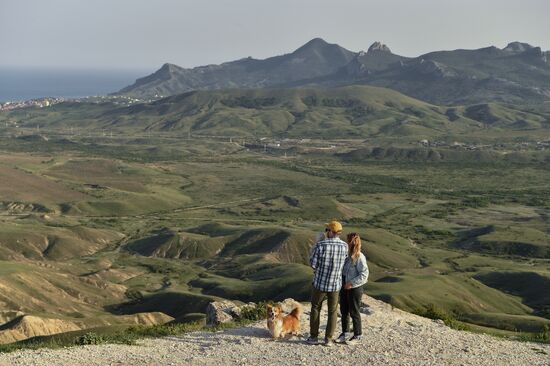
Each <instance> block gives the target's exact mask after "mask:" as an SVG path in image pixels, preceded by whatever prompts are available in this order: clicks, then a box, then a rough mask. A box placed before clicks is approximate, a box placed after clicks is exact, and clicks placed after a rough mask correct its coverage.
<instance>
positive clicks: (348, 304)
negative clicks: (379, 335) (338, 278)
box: [340, 286, 363, 336]
mask: <svg viewBox="0 0 550 366" xmlns="http://www.w3.org/2000/svg"><path fill="white" fill-rule="evenodd" d="M362 296H363V287H361V286H359V287H356V288H350V289H349V290H344V289H343V288H342V290H341V291H340V313H341V314H342V333H347V332H349V318H350V317H351V320H352V321H353V334H354V335H356V336H359V335H361V334H362V329H361V313H360V311H359V310H360V307H361V297H362Z"/></svg>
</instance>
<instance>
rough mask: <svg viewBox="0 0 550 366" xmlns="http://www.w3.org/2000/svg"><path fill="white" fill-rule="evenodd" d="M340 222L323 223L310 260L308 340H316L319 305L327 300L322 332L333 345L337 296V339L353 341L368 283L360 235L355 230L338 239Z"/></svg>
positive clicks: (357, 335) (356, 337)
mask: <svg viewBox="0 0 550 366" xmlns="http://www.w3.org/2000/svg"><path fill="white" fill-rule="evenodd" d="M341 234H342V224H340V223H339V222H338V221H331V222H329V223H328V224H326V229H325V235H324V237H322V238H320V239H321V240H318V241H317V243H316V244H315V245H314V247H313V249H312V252H311V258H310V264H311V267H312V268H313V271H314V275H313V291H312V294H311V315H310V322H309V326H310V336H309V338H308V340H307V342H308V343H311V344H317V343H318V337H319V321H320V319H319V318H320V313H321V307H322V305H323V302H324V301H325V299H326V300H327V302H328V321H327V328H326V332H325V342H324V344H325V345H326V346H332V344H333V343H334V340H333V336H334V331H335V329H336V320H337V319H336V318H337V314H336V312H337V309H338V299H339V300H340V312H341V316H342V334H340V336H339V337H338V338H337V340H336V342H339V343H348V344H350V343H355V342H357V341H359V340H361V334H362V333H361V314H360V312H359V308H360V306H361V297H362V294H363V285H364V284H365V283H367V279H368V276H369V268H368V266H367V260H366V258H365V256H364V255H363V253H361V238H360V237H359V235H358V234H356V233H350V234H348V235H347V242H345V241H343V240H342V239H340V235H341ZM350 317H351V319H352V321H353V336H352V337H351V338H350V339H348V338H347V333H348V332H349V320H350Z"/></svg>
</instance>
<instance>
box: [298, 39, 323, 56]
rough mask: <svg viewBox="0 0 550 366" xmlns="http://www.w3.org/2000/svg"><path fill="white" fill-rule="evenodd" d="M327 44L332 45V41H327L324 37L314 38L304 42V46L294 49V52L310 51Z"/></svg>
mask: <svg viewBox="0 0 550 366" xmlns="http://www.w3.org/2000/svg"><path fill="white" fill-rule="evenodd" d="M327 46H330V43H327V42H326V41H325V40H324V39H322V38H313V39H312V40H311V41H309V42H307V43H306V44H304V45H303V46H301V47H300V48H298V49H297V50H296V51H294V53H296V52H303V51H308V50H316V49H321V48H325V47H327Z"/></svg>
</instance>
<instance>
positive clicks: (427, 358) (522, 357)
mask: <svg viewBox="0 0 550 366" xmlns="http://www.w3.org/2000/svg"><path fill="white" fill-rule="evenodd" d="M365 301H366V302H367V304H368V305H369V307H370V309H371V310H372V314H370V315H363V324H364V325H363V326H364V330H363V334H364V341H363V342H362V343H360V344H357V345H353V346H347V345H335V346H334V347H331V348H327V347H324V346H321V345H315V346H312V345H308V344H306V343H305V342H304V340H303V339H299V338H294V339H291V340H288V341H272V340H271V339H270V338H269V334H268V331H267V329H266V327H265V323H264V322H261V323H258V324H254V325H251V326H247V327H242V328H237V329H231V330H226V331H223V332H218V333H209V332H194V333H189V334H186V335H183V336H179V337H167V338H159V339H147V340H143V341H140V342H139V345H137V346H124V345H100V346H83V347H72V348H66V349H60V350H49V349H43V350H36V351H30V350H29V351H18V352H14V353H8V354H1V355H0V365H2V366H4V365H41V366H49V365H79V366H87V365H139V366H144V365H216V366H220V365H374V366H376V365H475V366H478V365H490V366H501V365H515V366H518V365H530V366H536V365H544V366H550V345H543V344H536V343H523V342H514V341H507V340H501V339H498V338H494V337H491V336H487V335H479V334H473V333H469V332H461V331H456V330H453V329H450V328H448V327H446V326H444V325H442V324H439V323H437V322H434V321H431V320H429V319H425V318H422V317H418V316H416V315H412V314H409V313H406V312H403V311H400V310H398V309H392V308H391V307H390V306H389V305H387V304H384V303H382V302H379V301H376V300H374V299H371V298H366V299H365ZM306 308H307V307H306ZM308 320H309V311H306V312H305V315H304V318H303V329H304V332H305V333H307V331H308V329H309V326H308ZM324 321H326V319H324ZM324 321H323V322H322V323H321V326H322V329H324Z"/></svg>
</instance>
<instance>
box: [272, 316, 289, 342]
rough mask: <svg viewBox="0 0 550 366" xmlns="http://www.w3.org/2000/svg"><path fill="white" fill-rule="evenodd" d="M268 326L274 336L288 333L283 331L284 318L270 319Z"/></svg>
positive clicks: (282, 335)
mask: <svg viewBox="0 0 550 366" xmlns="http://www.w3.org/2000/svg"><path fill="white" fill-rule="evenodd" d="M267 326H268V328H269V331H270V332H271V336H272V337H273V338H279V337H284V336H285V335H286V334H284V332H283V319H281V318H274V319H269V320H268V322H267Z"/></svg>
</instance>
